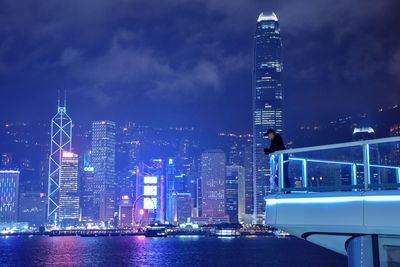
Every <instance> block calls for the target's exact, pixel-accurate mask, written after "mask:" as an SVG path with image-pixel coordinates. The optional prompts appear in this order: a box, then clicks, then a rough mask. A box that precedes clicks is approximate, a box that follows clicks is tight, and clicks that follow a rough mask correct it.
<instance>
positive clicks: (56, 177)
mask: <svg viewBox="0 0 400 267" xmlns="http://www.w3.org/2000/svg"><path fill="white" fill-rule="evenodd" d="M50 138H51V140H50V155H49V172H48V191H47V197H48V201H47V220H48V222H49V223H51V224H53V225H57V224H58V218H59V217H60V215H59V213H60V210H59V209H60V202H59V201H60V183H61V182H60V176H61V175H60V169H61V159H62V154H63V151H67V152H70V151H71V146H72V119H71V118H70V117H69V116H68V114H67V107H66V100H65V99H64V105H63V106H61V104H60V99H59V100H58V110H57V114H56V115H55V116H54V117H53V119H52V120H51V132H50Z"/></svg>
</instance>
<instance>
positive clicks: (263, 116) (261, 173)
mask: <svg viewBox="0 0 400 267" xmlns="http://www.w3.org/2000/svg"><path fill="white" fill-rule="evenodd" d="M281 49H282V41H281V35H280V28H279V23H278V18H277V16H276V15H275V14H274V13H271V14H265V13H261V14H260V15H259V17H258V20H257V28H256V33H255V36H254V73H253V75H254V76H253V77H254V78H253V138H254V139H253V142H254V143H253V149H254V150H253V159H254V161H253V166H254V167H253V181H254V215H255V219H256V221H257V222H259V223H260V222H262V220H263V217H264V212H265V202H264V197H265V195H266V194H267V192H268V191H269V190H270V188H269V159H268V157H267V156H265V155H264V154H263V151H262V148H263V147H265V146H266V145H267V139H266V138H265V137H263V134H264V133H265V132H266V131H267V130H268V129H269V128H273V129H275V130H276V131H277V132H282V129H283V110H282V102H283V88H282V83H281V72H282V58H281Z"/></svg>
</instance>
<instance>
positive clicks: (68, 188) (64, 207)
mask: <svg viewBox="0 0 400 267" xmlns="http://www.w3.org/2000/svg"><path fill="white" fill-rule="evenodd" d="M59 209H60V218H59V220H60V223H61V224H63V225H68V224H74V223H76V222H78V221H79V216H80V212H79V193H78V155H76V154H74V153H72V152H67V151H63V155H62V158H61V168H60V208H59Z"/></svg>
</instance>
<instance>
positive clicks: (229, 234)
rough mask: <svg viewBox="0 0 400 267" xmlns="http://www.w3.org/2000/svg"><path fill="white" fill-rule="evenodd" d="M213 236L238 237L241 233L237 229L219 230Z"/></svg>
mask: <svg viewBox="0 0 400 267" xmlns="http://www.w3.org/2000/svg"><path fill="white" fill-rule="evenodd" d="M213 235H214V236H219V237H236V236H240V232H239V231H238V230H235V229H218V230H216V231H215V233H214V234H213Z"/></svg>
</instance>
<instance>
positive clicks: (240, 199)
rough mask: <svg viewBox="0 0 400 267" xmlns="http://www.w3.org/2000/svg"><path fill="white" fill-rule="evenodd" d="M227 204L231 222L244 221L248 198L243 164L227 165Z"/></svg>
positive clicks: (227, 212)
mask: <svg viewBox="0 0 400 267" xmlns="http://www.w3.org/2000/svg"><path fill="white" fill-rule="evenodd" d="M225 206H226V214H227V215H228V216H229V221H230V222H231V223H238V222H241V223H243V222H244V218H245V210H246V209H245V208H246V198H245V170H244V168H243V167H242V166H238V165H232V166H227V167H226V180H225Z"/></svg>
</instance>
